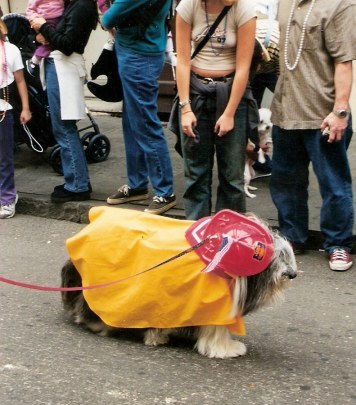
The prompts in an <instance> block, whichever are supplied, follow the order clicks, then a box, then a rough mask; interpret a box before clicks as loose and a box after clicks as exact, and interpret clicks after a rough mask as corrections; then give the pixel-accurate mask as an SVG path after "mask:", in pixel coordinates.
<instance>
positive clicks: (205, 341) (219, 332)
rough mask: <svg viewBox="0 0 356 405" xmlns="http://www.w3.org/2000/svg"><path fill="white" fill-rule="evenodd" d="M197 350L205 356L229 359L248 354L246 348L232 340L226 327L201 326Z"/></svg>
mask: <svg viewBox="0 0 356 405" xmlns="http://www.w3.org/2000/svg"><path fill="white" fill-rule="evenodd" d="M195 347H196V349H197V350H198V352H199V353H200V354H202V355H203V356H207V357H210V358H217V359H228V358H230V357H238V356H243V355H244V354H246V352H247V350H246V346H245V345H244V344H243V343H241V342H239V341H238V340H234V339H232V337H231V335H230V333H229V331H228V330H227V328H226V327H225V326H201V327H200V328H199V335H198V340H197V343H196V345H195Z"/></svg>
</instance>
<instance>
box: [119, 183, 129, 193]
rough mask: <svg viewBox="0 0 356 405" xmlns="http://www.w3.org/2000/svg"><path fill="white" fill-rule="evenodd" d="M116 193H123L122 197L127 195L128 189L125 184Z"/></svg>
mask: <svg viewBox="0 0 356 405" xmlns="http://www.w3.org/2000/svg"><path fill="white" fill-rule="evenodd" d="M117 191H119V192H121V193H123V194H124V195H129V193H130V187H129V186H128V185H127V184H125V185H123V186H122V187H120V188H119V189H118V190H117Z"/></svg>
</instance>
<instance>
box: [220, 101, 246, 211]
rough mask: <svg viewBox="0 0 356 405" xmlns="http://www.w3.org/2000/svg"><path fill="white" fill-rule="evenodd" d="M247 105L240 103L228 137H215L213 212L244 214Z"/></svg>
mask: <svg viewBox="0 0 356 405" xmlns="http://www.w3.org/2000/svg"><path fill="white" fill-rule="evenodd" d="M246 131H247V106H246V103H245V102H244V101H241V103H240V105H239V108H238V110H237V112H236V114H235V126H234V129H233V130H232V131H231V132H229V134H227V135H225V136H223V137H221V138H218V137H215V144H216V158H217V164H218V177H219V185H218V190H217V201H216V211H220V210H222V209H230V210H233V211H237V212H245V211H246V195H245V192H244V169H245V157H246V139H247V136H246Z"/></svg>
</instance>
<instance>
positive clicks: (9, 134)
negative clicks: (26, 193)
mask: <svg viewBox="0 0 356 405" xmlns="http://www.w3.org/2000/svg"><path fill="white" fill-rule="evenodd" d="M14 147H15V143H14V116H13V111H12V110H9V111H7V112H6V115H5V117H4V119H3V121H2V122H1V123H0V205H9V204H12V203H13V202H14V201H15V199H16V189H15V178H14V176H15V174H14Z"/></svg>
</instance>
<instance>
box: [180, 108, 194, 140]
mask: <svg viewBox="0 0 356 405" xmlns="http://www.w3.org/2000/svg"><path fill="white" fill-rule="evenodd" d="M181 114H182V115H181V123H182V128H183V132H184V135H186V136H188V137H189V138H195V137H196V135H195V133H194V129H195V127H196V126H197V119H196V117H195V114H194V113H193V111H186V112H185V111H182V113H181Z"/></svg>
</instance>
